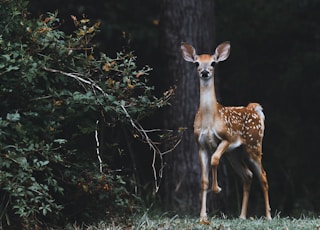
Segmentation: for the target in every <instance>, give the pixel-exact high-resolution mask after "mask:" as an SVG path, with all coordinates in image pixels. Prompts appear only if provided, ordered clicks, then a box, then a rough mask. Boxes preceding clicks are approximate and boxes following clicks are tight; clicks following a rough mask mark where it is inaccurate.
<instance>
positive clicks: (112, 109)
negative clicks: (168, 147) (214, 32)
mask: <svg viewBox="0 0 320 230" xmlns="http://www.w3.org/2000/svg"><path fill="white" fill-rule="evenodd" d="M26 8H27V2H26V1H24V0H1V9H0V16H1V19H2V20H1V22H0V29H1V31H2V35H1V36H0V60H1V61H0V76H1V88H0V100H1V105H0V158H1V161H0V169H1V170H0V194H1V200H0V218H1V225H2V226H6V225H13V223H15V224H14V225H17V226H19V225H21V226H23V227H24V228H26V229H28V228H30V229H32V228H34V226H36V225H39V224H41V223H42V222H43V221H44V220H46V222H47V223H50V222H51V223H54V222H55V221H56V222H57V221H58V219H59V218H60V219H63V220H66V221H67V220H68V219H72V218H75V216H77V215H78V214H79V213H81V215H82V217H83V216H84V215H87V216H88V215H89V216H90V215H91V216H92V215H95V216H96V217H97V213H99V214H101V215H106V214H109V215H111V214H113V212H114V211H115V210H116V209H117V211H120V212H130V211H132V210H133V208H134V201H133V197H132V196H131V195H130V187H131V186H130V181H131V179H130V178H127V177H126V174H125V173H123V171H119V170H115V169H116V168H113V166H112V163H113V162H114V161H113V159H112V158H113V157H114V155H113V154H111V153H112V152H117V151H120V150H121V149H122V147H121V146H118V145H117V143H118V142H119V139H118V140H117V139H115V138H110V139H109V140H111V141H108V140H107V138H106V136H107V137H108V138H109V137H110V135H109V134H113V133H114V132H118V131H117V130H119V127H126V126H128V127H130V128H131V129H134V128H135V127H138V126H137V124H138V123H137V122H138V121H139V120H140V119H142V118H144V117H146V116H148V115H150V112H151V111H154V110H155V109H157V108H160V107H162V106H164V105H166V104H167V103H168V99H169V98H170V96H171V93H172V92H170V91H169V92H166V93H165V94H164V95H163V96H162V97H159V98H158V97H156V96H154V92H153V87H151V86H149V85H148V81H147V80H148V78H147V77H148V75H149V73H150V71H151V68H150V67H148V66H144V67H142V68H138V67H137V66H136V64H135V61H136V57H135V56H134V54H133V53H122V52H119V53H118V54H117V56H116V57H115V58H111V57H109V56H108V55H106V54H103V53H102V54H96V53H95V48H96V47H95V44H94V42H93V41H94V37H95V34H96V33H97V32H98V31H99V25H100V23H99V22H93V23H92V22H91V21H90V19H87V18H82V19H79V20H78V19H77V18H76V17H75V16H72V17H71V19H72V20H73V22H74V24H75V31H74V33H73V34H71V35H67V34H65V33H64V32H63V31H61V30H60V29H59V26H60V24H61V22H60V20H59V18H58V17H57V14H56V13H46V14H44V15H42V16H40V17H39V19H37V20H35V19H28V13H27V12H26V10H25V9H26ZM139 127H140V126H139ZM140 128H141V127H140ZM120 130H121V129H120ZM118 135H119V134H118ZM100 143H102V144H100ZM149 143H150V142H149ZM106 153H108V154H107V155H105V154H106ZM103 154H104V155H103ZM102 159H104V160H103V161H102ZM79 201H81V202H79ZM80 207H81V208H80ZM75 210H77V211H78V212H77V211H75ZM1 225H0V226H1Z"/></svg>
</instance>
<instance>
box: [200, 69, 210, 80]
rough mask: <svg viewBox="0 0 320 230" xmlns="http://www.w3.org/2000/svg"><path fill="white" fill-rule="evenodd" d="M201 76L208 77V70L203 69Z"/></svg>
mask: <svg viewBox="0 0 320 230" xmlns="http://www.w3.org/2000/svg"><path fill="white" fill-rule="evenodd" d="M201 77H203V78H208V77H209V71H207V70H203V71H202V72H201Z"/></svg>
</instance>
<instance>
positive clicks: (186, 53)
mask: <svg viewBox="0 0 320 230" xmlns="http://www.w3.org/2000/svg"><path fill="white" fill-rule="evenodd" d="M181 51H182V57H183V58H184V60H186V61H188V62H195V60H196V59H197V54H196V50H195V49H194V48H193V46H192V45H189V44H187V43H184V42H182V43H181Z"/></svg>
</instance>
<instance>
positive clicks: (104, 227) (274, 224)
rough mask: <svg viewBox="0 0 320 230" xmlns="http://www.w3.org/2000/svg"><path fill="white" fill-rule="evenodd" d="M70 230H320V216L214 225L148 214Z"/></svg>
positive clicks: (230, 220) (216, 222)
mask: <svg viewBox="0 0 320 230" xmlns="http://www.w3.org/2000/svg"><path fill="white" fill-rule="evenodd" d="M66 229H67V230H71V229H72V230H73V229H77V230H120V229H121V230H123V229H125V230H129V229H130V230H134V229H139V230H140V229H151V230H169V229H170V230H171V229H183V230H200V229H206V230H207V229H212V230H260V229H263V230H302V229H304V230H308V229H310V230H320V218H313V217H312V218H311V217H301V218H299V219H297V218H290V217H286V218H280V217H275V218H274V219H272V220H271V221H267V220H265V219H264V218H249V219H247V220H241V219H238V218H220V217H219V218H216V217H213V218H211V219H210V224H208V225H203V224H199V219H197V218H188V217H179V216H177V215H176V216H173V217H165V216H148V215H147V214H144V215H143V216H140V217H135V218H132V219H114V220H110V221H106V222H101V223H98V224H97V225H95V226H84V225H82V226H78V225H73V226H69V227H68V228H66Z"/></svg>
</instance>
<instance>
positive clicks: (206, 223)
mask: <svg viewBox="0 0 320 230" xmlns="http://www.w3.org/2000/svg"><path fill="white" fill-rule="evenodd" d="M199 224H204V225H210V221H209V220H208V217H206V216H204V217H200V221H199Z"/></svg>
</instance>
